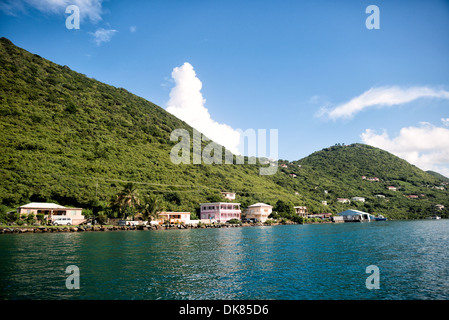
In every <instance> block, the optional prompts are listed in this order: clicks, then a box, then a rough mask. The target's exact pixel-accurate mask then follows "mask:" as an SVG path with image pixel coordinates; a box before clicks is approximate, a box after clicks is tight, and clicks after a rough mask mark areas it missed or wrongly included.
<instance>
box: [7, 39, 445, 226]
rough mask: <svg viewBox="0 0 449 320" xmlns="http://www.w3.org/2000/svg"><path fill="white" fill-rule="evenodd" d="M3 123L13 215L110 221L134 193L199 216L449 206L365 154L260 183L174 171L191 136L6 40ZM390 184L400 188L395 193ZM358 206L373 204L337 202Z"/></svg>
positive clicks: (253, 178)
mask: <svg viewBox="0 0 449 320" xmlns="http://www.w3.org/2000/svg"><path fill="white" fill-rule="evenodd" d="M0 118H1V121H0V135H1V137H2V139H1V142H0V153H1V154H0V164H1V166H0V173H1V177H2V179H1V180H0V204H1V205H2V210H3V211H6V210H8V209H12V208H15V207H17V206H18V205H22V204H24V203H27V202H30V201H46V202H50V201H51V202H57V203H60V204H63V205H72V206H81V207H83V208H91V209H92V210H93V211H94V212H99V211H104V210H106V209H107V208H108V207H109V204H110V201H111V199H112V198H113V197H114V196H115V195H116V194H117V193H118V192H120V191H121V190H122V189H123V187H124V186H125V185H126V184H127V183H128V182H133V183H134V184H136V185H137V187H138V190H139V193H140V194H157V195H159V196H161V197H162V198H163V200H164V201H165V204H166V209H167V210H173V211H177V210H182V211H191V212H195V211H196V212H197V211H198V209H199V205H198V204H199V203H201V202H208V201H218V200H220V199H222V198H221V196H220V192H221V191H231V192H236V193H237V200H236V201H238V202H240V203H242V206H243V207H245V206H248V205H250V204H252V203H255V202H265V203H269V204H272V205H275V204H276V202H277V201H278V200H283V201H285V202H287V203H290V204H292V205H307V206H308V207H309V210H310V211H311V212H316V213H319V212H334V213H337V212H339V211H341V210H344V209H346V208H347V207H355V208H359V209H362V210H367V211H370V212H376V213H383V214H385V215H387V216H388V215H389V216H390V217H393V218H404V217H405V218H417V217H423V216H425V215H428V214H432V212H433V211H432V210H433V206H434V205H435V204H437V203H440V204H443V205H445V207H446V208H448V207H449V203H448V193H447V190H439V189H434V188H432V187H434V186H441V183H442V182H443V181H442V180H441V179H439V178H438V177H435V176H433V175H430V174H428V173H426V172H424V171H422V170H420V169H418V168H416V167H414V166H412V165H410V164H408V163H407V162H405V161H404V160H402V159H399V158H397V157H395V156H393V155H391V154H389V153H388V152H385V151H383V150H380V149H377V148H373V147H370V146H366V145H360V144H355V145H351V146H347V147H346V146H345V147H343V146H334V147H330V148H326V149H324V150H321V151H318V152H315V153H313V154H312V155H310V156H308V157H306V158H304V159H301V160H298V161H293V162H288V161H280V162H279V164H280V165H281V164H282V165H284V166H286V168H284V167H279V170H278V172H277V173H276V174H275V175H272V176H261V175H259V168H260V165H252V164H245V165H227V164H214V165H207V164H178V165H176V164H173V163H172V162H171V161H170V151H171V149H172V147H173V146H174V145H175V144H176V142H173V141H170V134H171V133H172V131H173V130H175V129H185V130H187V131H188V132H189V133H190V136H191V137H192V135H193V133H192V128H191V127H190V126H188V125H187V124H186V123H184V122H183V121H181V120H179V119H177V118H176V117H174V116H173V115H171V114H170V113H168V112H166V111H165V110H164V109H162V108H161V107H159V106H157V105H155V104H153V103H151V102H149V101H147V100H145V99H143V98H140V97H138V96H136V95H134V94H132V93H130V92H128V91H127V90H125V89H123V88H115V87H113V86H110V85H107V84H104V83H101V82H99V81H97V80H95V79H91V78H88V77H86V76H85V75H83V74H80V73H77V72H75V71H72V70H71V69H70V68H68V67H67V66H60V65H57V64H55V63H53V62H51V61H48V60H46V59H44V58H42V57H40V56H38V55H35V54H32V53H30V52H27V51H26V50H23V49H21V48H18V47H16V46H15V45H14V44H12V43H11V42H10V41H9V40H8V39H5V38H1V39H0ZM203 146H204V145H203ZM264 166H265V165H264ZM299 166H301V167H299ZM292 175H296V177H294V176H292ZM362 176H367V177H378V178H379V179H380V181H378V182H369V181H367V180H363V179H362V178H361V177H362ZM389 185H394V186H397V187H400V189H399V191H397V192H393V191H388V190H386V187H387V186H389ZM325 191H327V193H325ZM376 194H383V195H385V196H386V199H380V198H377V197H375V195H376ZM408 194H425V196H424V197H421V198H420V199H416V201H415V199H414V200H411V199H408V198H405V197H404V195H408ZM354 196H361V197H365V198H366V200H367V201H366V202H365V203H354V202H353V203H351V204H350V205H343V204H340V203H338V202H337V201H336V199H337V198H351V197H354ZM322 201H327V202H328V205H323V204H322ZM446 214H447V213H446Z"/></svg>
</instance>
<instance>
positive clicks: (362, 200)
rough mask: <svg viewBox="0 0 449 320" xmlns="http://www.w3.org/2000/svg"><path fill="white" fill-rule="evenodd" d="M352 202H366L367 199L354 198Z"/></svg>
mask: <svg viewBox="0 0 449 320" xmlns="http://www.w3.org/2000/svg"><path fill="white" fill-rule="evenodd" d="M352 201H359V202H365V198H363V197H352Z"/></svg>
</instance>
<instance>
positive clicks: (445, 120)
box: [441, 118, 449, 127]
mask: <svg viewBox="0 0 449 320" xmlns="http://www.w3.org/2000/svg"><path fill="white" fill-rule="evenodd" d="M441 122H442V123H443V125H445V126H446V127H449V118H441Z"/></svg>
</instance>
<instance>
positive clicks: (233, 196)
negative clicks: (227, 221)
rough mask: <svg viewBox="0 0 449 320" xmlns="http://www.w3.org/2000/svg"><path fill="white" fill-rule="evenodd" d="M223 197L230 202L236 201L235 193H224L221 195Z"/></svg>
mask: <svg viewBox="0 0 449 320" xmlns="http://www.w3.org/2000/svg"><path fill="white" fill-rule="evenodd" d="M221 194H222V196H223V197H225V198H226V199H228V200H231V201H232V200H235V193H234V192H222V193H221Z"/></svg>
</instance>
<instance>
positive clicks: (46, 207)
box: [17, 202, 85, 225]
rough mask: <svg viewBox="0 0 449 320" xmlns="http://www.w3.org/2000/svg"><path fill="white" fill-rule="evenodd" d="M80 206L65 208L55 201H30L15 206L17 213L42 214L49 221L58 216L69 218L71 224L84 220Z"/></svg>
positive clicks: (77, 223)
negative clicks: (17, 206)
mask: <svg viewBox="0 0 449 320" xmlns="http://www.w3.org/2000/svg"><path fill="white" fill-rule="evenodd" d="M82 211H83V209H82V208H67V207H64V206H61V205H59V204H56V203H46V202H31V203H28V204H25V205H23V206H20V207H19V208H17V213H19V214H43V215H44V219H47V220H50V221H51V222H53V221H55V220H56V219H59V218H62V217H64V218H71V219H72V223H73V225H79V224H80V223H82V222H84V221H85V219H84V216H83V215H82Z"/></svg>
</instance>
